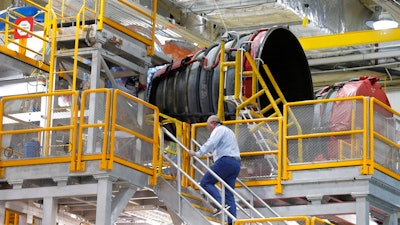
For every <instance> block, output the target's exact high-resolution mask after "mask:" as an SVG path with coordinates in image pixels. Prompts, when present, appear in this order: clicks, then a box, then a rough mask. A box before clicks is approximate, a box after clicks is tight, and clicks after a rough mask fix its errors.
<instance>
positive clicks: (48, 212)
mask: <svg viewBox="0 0 400 225" xmlns="http://www.w3.org/2000/svg"><path fill="white" fill-rule="evenodd" d="M57 205H58V199H56V198H54V197H45V198H43V219H42V222H43V224H56V222H57V221H56V219H57V218H56V217H57Z"/></svg>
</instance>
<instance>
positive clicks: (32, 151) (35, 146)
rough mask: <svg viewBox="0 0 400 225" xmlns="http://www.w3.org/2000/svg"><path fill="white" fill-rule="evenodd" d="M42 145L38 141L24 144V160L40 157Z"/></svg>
mask: <svg viewBox="0 0 400 225" xmlns="http://www.w3.org/2000/svg"><path fill="white" fill-rule="evenodd" d="M39 150H40V143H39V142H38V141H34V140H32V141H28V142H25V144H24V158H34V157H38V156H39Z"/></svg>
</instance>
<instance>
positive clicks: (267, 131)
mask: <svg viewBox="0 0 400 225" xmlns="http://www.w3.org/2000/svg"><path fill="white" fill-rule="evenodd" d="M224 50H225V47H224V42H222V44H221V54H220V57H221V59H220V78H221V79H223V80H224V79H225V77H226V75H227V70H228V69H227V68H228V67H234V69H235V81H234V83H235V87H234V94H233V95H227V96H222V97H220V98H223V101H227V102H230V103H233V104H234V105H235V106H236V119H241V120H247V121H248V122H247V126H248V129H249V131H250V133H251V134H252V135H253V137H254V138H255V140H256V143H257V145H258V146H259V147H260V149H261V151H267V152H270V151H273V149H277V146H278V135H279V134H278V133H276V131H277V130H278V129H275V131H274V129H272V128H271V126H270V125H269V124H268V123H265V124H261V125H260V124H259V123H256V122H254V119H256V118H264V117H265V116H264V114H265V113H266V112H269V111H271V110H273V111H274V112H273V113H271V114H270V115H269V116H267V117H270V118H272V117H282V112H281V110H280V109H279V107H278V104H286V103H287V101H286V99H285V97H284V96H283V93H282V91H281V90H280V88H279V87H278V85H277V82H276V81H275V79H274V77H273V76H272V74H271V72H270V70H269V68H268V66H267V65H266V64H264V63H263V62H262V60H261V59H257V60H258V62H259V63H261V65H262V68H263V69H264V71H265V73H266V74H267V76H268V79H269V81H270V83H271V84H272V86H273V88H274V89H275V92H276V93H277V95H278V98H276V99H274V97H273V96H272V94H271V92H270V90H269V89H268V86H267V85H266V83H265V81H264V79H263V77H262V76H261V73H260V71H259V70H258V68H257V65H256V62H255V60H254V59H252V57H251V56H250V54H249V53H248V52H246V51H245V50H244V49H243V48H240V49H236V57H235V61H225V52H222V51H224ZM244 59H246V60H247V61H248V62H249V64H250V65H251V68H252V70H251V71H244V68H243V64H244V63H243V61H244ZM246 77H251V78H252V96H251V97H249V98H247V97H245V96H243V95H242V80H243V79H244V78H246ZM221 82H222V81H221ZM257 82H258V83H259V85H260V86H261V87H262V88H261V90H255V89H256V84H257ZM223 83H226V82H223ZM224 88H226V87H224ZM220 93H224V92H221V91H220ZM263 95H265V96H266V98H267V99H268V100H269V102H270V104H269V105H267V106H265V107H264V108H263V109H260V107H261V106H260V104H258V103H257V102H258V100H259V98H260V97H261V96H263ZM263 97H264V96H263ZM220 101H222V100H220ZM218 115H223V112H218ZM262 125H264V126H262ZM265 158H266V159H267V161H268V164H269V166H270V167H271V175H276V173H277V168H278V162H277V159H276V157H275V156H274V155H268V154H267V155H265Z"/></svg>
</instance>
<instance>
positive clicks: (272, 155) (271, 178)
mask: <svg viewBox="0 0 400 225" xmlns="http://www.w3.org/2000/svg"><path fill="white" fill-rule="evenodd" d="M223 124H224V125H225V126H228V127H230V128H231V129H232V130H233V131H234V132H235V134H236V136H237V141H238V144H239V148H240V151H241V153H240V156H241V158H242V160H241V164H242V168H241V172H240V174H239V179H241V180H242V181H243V183H245V184H246V185H247V186H262V185H276V186H275V192H276V193H281V192H282V186H281V177H282V176H281V174H280V173H281V171H282V169H281V168H282V164H281V162H282V149H281V144H279V143H281V140H282V139H281V138H282V136H281V135H280V132H278V131H279V130H281V126H282V119H281V118H278V117H276V118H258V119H251V120H230V121H224V122H223ZM249 124H250V126H249ZM254 124H257V125H254ZM257 132H258V135H260V134H261V136H262V137H263V138H262V139H259V137H261V136H257V137H255V136H253V134H255V133H257ZM260 132H261V133H260ZM209 135H210V134H209V131H208V130H207V129H206V123H197V124H193V125H192V131H191V138H192V139H194V140H196V142H198V143H199V144H203V143H204V142H205V141H206V139H207V138H208V136H209ZM255 138H257V140H256V139H255ZM261 142H263V143H262V144H268V145H269V147H270V148H269V150H266V149H265V148H261V147H260V146H259V145H258V144H260V143H261ZM203 159H204V160H208V157H203ZM187 172H188V173H189V174H191V175H192V177H196V174H195V171H194V170H193V168H190V170H189V171H187Z"/></svg>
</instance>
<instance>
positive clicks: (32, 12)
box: [0, 6, 44, 31]
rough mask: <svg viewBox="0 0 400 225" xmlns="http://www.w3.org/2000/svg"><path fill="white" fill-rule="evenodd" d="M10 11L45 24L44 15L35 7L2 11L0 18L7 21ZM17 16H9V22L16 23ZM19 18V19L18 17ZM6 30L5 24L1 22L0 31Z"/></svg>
mask: <svg viewBox="0 0 400 225" xmlns="http://www.w3.org/2000/svg"><path fill="white" fill-rule="evenodd" d="M10 11H14V12H17V13H19V14H21V15H23V16H25V17H34V19H35V21H36V22H38V23H43V22H44V13H43V12H41V11H40V10H39V9H38V8H36V7H34V6H24V7H17V8H11V9H8V10H3V11H0V17H1V18H3V19H6V16H7V13H9V12H10ZM15 17H16V15H11V14H10V16H9V21H10V22H12V23H14V21H15V19H16V18H15ZM17 18H18V17H17ZM4 29H5V23H1V22H0V31H3V30H4Z"/></svg>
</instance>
